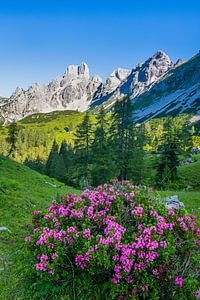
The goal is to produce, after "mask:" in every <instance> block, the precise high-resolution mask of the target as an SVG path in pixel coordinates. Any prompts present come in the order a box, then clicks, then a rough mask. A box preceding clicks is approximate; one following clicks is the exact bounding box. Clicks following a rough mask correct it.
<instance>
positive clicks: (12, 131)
mask: <svg viewBox="0 0 200 300" xmlns="http://www.w3.org/2000/svg"><path fill="white" fill-rule="evenodd" d="M17 137H18V127H17V123H15V122H13V123H11V124H10V125H9V128H8V136H7V138H6V141H7V142H8V143H9V145H10V149H9V152H8V155H7V156H8V157H9V156H11V154H13V153H14V152H15V151H16V149H17V147H16V143H17Z"/></svg>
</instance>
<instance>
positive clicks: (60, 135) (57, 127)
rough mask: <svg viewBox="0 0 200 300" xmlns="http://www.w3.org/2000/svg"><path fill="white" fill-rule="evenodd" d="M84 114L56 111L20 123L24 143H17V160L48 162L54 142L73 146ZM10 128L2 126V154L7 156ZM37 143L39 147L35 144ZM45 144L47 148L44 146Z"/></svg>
mask: <svg viewBox="0 0 200 300" xmlns="http://www.w3.org/2000/svg"><path fill="white" fill-rule="evenodd" d="M83 116H84V114H83V113H79V112H75V111H55V112H52V113H47V114H34V115H32V116H29V117H26V118H24V119H23V120H21V121H19V122H18V125H19V130H20V133H19V134H21V135H23V139H22V141H23V142H19V143H17V149H18V150H17V154H16V157H15V159H16V160H17V161H19V162H23V161H24V160H25V159H26V157H27V156H30V157H31V158H34V159H35V158H37V156H39V157H40V158H42V159H44V160H46V158H47V153H49V151H50V149H51V146H52V143H53V140H54V139H56V141H57V142H58V143H59V144H61V142H62V141H63V140H64V139H65V140H67V142H68V143H72V144H73V138H74V133H75V131H76V127H77V125H78V124H79V123H80V122H81V121H82V118H83ZM7 133H8V126H0V153H2V154H3V155H6V154H7V152H8V144H7V142H6V137H7ZM36 142H37V145H36V144H35V143H36ZM44 142H45V146H43V144H44Z"/></svg>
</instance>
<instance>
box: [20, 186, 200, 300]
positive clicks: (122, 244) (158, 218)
mask: <svg viewBox="0 0 200 300" xmlns="http://www.w3.org/2000/svg"><path fill="white" fill-rule="evenodd" d="M33 215H34V220H33V224H34V233H33V238H32V237H30V236H27V237H26V238H25V240H26V241H27V242H28V241H29V242H31V243H34V247H35V249H36V252H37V253H39V255H37V257H36V260H37V262H36V264H35V269H36V270H37V271H43V272H46V273H48V274H50V275H54V273H56V272H57V269H58V268H60V267H61V265H60V264H62V262H63V261H64V263H66V262H67V263H69V261H68V260H69V259H70V262H72V263H73V265H74V267H75V268H80V271H81V270H83V271H84V270H85V269H88V270H91V269H92V268H94V266H95V268H97V269H98V268H102V269H106V268H108V266H109V270H110V272H111V278H110V279H111V282H112V283H113V284H117V285H119V284H121V283H122V284H123V283H124V282H126V284H127V285H128V287H129V288H130V295H132V296H135V295H136V294H137V293H141V292H145V293H147V292H148V291H149V290H150V289H151V287H150V286H149V284H148V282H144V281H142V280H141V278H143V277H142V276H143V274H144V273H145V272H147V271H148V272H149V273H150V274H151V276H152V278H154V279H155V280H159V278H160V277H161V273H162V263H161V262H162V259H163V257H165V254H166V252H167V251H168V249H171V246H172V245H174V244H173V243H174V239H175V238H176V235H177V234H175V233H176V232H175V230H176V228H177V227H178V228H179V230H180V232H181V234H180V235H182V234H183V235H184V234H186V231H187V232H188V231H189V232H191V233H192V235H193V236H194V244H195V242H196V244H199V241H200V240H199V238H198V237H199V236H200V229H199V228H197V227H196V223H195V216H184V215H183V214H182V213H181V211H180V210H175V209H174V210H173V209H169V210H167V209H165V208H164V207H162V209H157V206H156V204H155V203H152V201H150V200H149V199H148V189H145V190H144V189H143V188H142V187H135V186H134V185H132V184H131V183H130V182H128V181H123V182H117V181H116V182H115V184H114V185H109V184H105V185H102V186H99V187H98V188H97V189H96V190H85V191H83V192H82V197H78V196H76V195H74V194H69V195H67V196H66V197H62V198H61V201H59V202H57V201H56V200H53V201H52V205H51V206H50V207H49V209H48V211H47V212H46V214H42V213H41V212H39V213H38V212H33ZM168 237H170V239H169V238H168ZM181 238H182V236H181ZM64 263H63V264H64ZM144 271H145V272H144ZM135 278H138V279H137V284H138V288H136V287H135V280H136V279H135ZM140 280H141V282H140ZM173 280H174V283H175V284H176V285H179V286H180V287H183V280H182V278H180V277H176V278H175V279H173ZM181 280H182V281H181Z"/></svg>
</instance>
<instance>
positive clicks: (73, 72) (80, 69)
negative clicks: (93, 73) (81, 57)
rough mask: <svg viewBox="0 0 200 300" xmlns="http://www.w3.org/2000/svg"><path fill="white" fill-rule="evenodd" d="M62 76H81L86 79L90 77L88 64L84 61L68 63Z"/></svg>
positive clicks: (70, 77)
mask: <svg viewBox="0 0 200 300" xmlns="http://www.w3.org/2000/svg"><path fill="white" fill-rule="evenodd" d="M64 77H67V78H68V79H75V78H78V77H83V78H85V79H87V80H88V79H89V77H90V72H89V68H88V65H87V64H86V63H84V62H83V63H81V64H80V65H69V66H68V67H67V70H66V71H65V74H64Z"/></svg>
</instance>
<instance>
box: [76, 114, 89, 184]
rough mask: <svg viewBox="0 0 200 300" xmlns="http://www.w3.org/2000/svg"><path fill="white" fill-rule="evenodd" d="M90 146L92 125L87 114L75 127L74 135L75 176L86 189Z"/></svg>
mask: <svg viewBox="0 0 200 300" xmlns="http://www.w3.org/2000/svg"><path fill="white" fill-rule="evenodd" d="M91 144H92V124H91V121H90V117H89V114H88V112H86V114H85V116H84V118H83V121H82V122H81V124H79V125H78V126H77V130H76V134H75V150H76V161H75V168H76V176H77V177H78V178H79V181H81V180H82V181H83V185H84V186H86V187H88V186H89V181H90V160H91V159H90V154H91V153H90V152H91Z"/></svg>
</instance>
